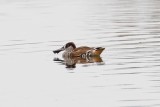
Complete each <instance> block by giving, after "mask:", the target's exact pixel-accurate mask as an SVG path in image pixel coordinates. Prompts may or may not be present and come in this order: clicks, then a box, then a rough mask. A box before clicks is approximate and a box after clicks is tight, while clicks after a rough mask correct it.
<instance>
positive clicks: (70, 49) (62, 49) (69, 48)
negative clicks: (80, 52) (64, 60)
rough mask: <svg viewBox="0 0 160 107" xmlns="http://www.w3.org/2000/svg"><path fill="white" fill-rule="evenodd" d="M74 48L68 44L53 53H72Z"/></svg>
mask: <svg viewBox="0 0 160 107" xmlns="http://www.w3.org/2000/svg"><path fill="white" fill-rule="evenodd" d="M75 48H76V45H75V44H74V43H73V42H68V43H66V44H65V45H64V46H63V47H61V48H60V49H57V50H54V51H53V53H57V54H58V53H59V52H61V51H64V50H66V51H72V50H73V49H75Z"/></svg>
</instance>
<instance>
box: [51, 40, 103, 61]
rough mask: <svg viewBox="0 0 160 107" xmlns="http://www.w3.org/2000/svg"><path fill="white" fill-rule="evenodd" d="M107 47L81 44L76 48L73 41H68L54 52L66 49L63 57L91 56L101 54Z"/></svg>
mask: <svg viewBox="0 0 160 107" xmlns="http://www.w3.org/2000/svg"><path fill="white" fill-rule="evenodd" d="M104 49H105V48H102V47H95V48H94V47H87V46H81V47H78V48H76V45H75V44H74V43H73V42H68V43H67V44H66V45H64V46H63V47H62V48H60V49H57V50H54V51H53V52H54V53H59V52H61V51H64V53H63V57H84V58H85V57H88V56H89V57H90V56H100V54H101V53H102V51H103V50H104Z"/></svg>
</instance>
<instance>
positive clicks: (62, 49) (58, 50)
mask: <svg viewBox="0 0 160 107" xmlns="http://www.w3.org/2000/svg"><path fill="white" fill-rule="evenodd" d="M61 51H64V47H62V48H60V49H57V50H54V51H53V53H55V54H58V53H59V52H61Z"/></svg>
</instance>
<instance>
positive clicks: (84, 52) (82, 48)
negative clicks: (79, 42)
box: [72, 46, 93, 56]
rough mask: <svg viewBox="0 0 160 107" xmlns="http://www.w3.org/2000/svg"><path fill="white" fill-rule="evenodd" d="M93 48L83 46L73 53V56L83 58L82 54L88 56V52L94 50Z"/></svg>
mask: <svg viewBox="0 0 160 107" xmlns="http://www.w3.org/2000/svg"><path fill="white" fill-rule="evenodd" d="M92 49H93V48H91V47H87V46H81V47H78V48H76V49H74V50H73V51H72V56H81V55H82V54H86V52H87V51H89V50H92Z"/></svg>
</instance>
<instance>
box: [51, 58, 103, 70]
mask: <svg viewBox="0 0 160 107" xmlns="http://www.w3.org/2000/svg"><path fill="white" fill-rule="evenodd" d="M63 58H64V60H61V59H59V58H54V61H58V62H60V63H62V64H65V65H66V68H75V67H76V64H87V63H101V62H103V61H102V59H101V57H100V56H93V57H85V58H82V57H63Z"/></svg>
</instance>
